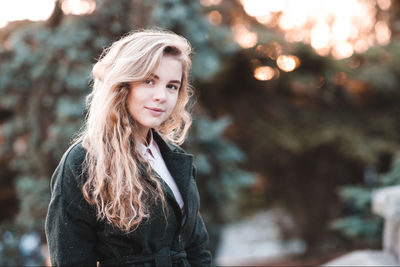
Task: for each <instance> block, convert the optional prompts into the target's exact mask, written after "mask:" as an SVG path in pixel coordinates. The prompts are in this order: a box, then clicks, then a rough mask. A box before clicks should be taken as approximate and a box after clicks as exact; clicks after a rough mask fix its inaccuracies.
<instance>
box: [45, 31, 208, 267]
mask: <svg viewBox="0 0 400 267" xmlns="http://www.w3.org/2000/svg"><path fill="white" fill-rule="evenodd" d="M190 53H191V47H190V44H189V43H188V41H187V40H186V39H184V38H183V37H180V36H178V35H176V34H174V33H170V32H163V31H149V30H147V31H139V32H133V33H131V34H129V35H127V36H125V37H123V38H122V39H120V40H118V41H116V42H115V43H113V44H112V45H111V46H110V47H109V48H108V49H106V50H105V51H104V53H103V55H102V56H101V58H100V60H99V61H98V62H97V63H96V64H95V65H94V67H93V71H92V74H93V79H94V84H93V91H92V93H91V94H90V95H89V96H88V101H87V103H88V116H87V118H86V124H85V128H84V131H83V133H82V134H81V135H80V137H79V138H78V140H77V142H75V143H74V144H73V145H72V146H71V147H70V148H69V149H68V150H67V152H66V153H65V154H64V156H63V158H62V159H61V162H60V164H59V166H58V167H57V169H56V171H55V172H54V174H53V177H52V180H51V189H52V196H51V202H50V205H49V209H48V213H47V218H46V236H47V240H48V245H49V250H50V256H51V262H52V265H70V266H72V265H93V266H94V265H96V262H99V264H100V265H101V266H107V265H140V266H143V265H144V266H154V265H155V266H171V265H180V266H190V265H198V266H205V265H210V263H211V255H210V252H209V251H207V250H206V248H205V247H206V245H207V242H208V235H207V231H206V229H205V227H204V224H203V221H202V219H201V216H200V214H199V196H198V191H197V187H196V184H195V180H194V175H195V169H194V167H193V156H192V155H188V154H185V152H184V151H183V150H182V149H180V148H179V147H178V146H177V145H178V144H181V143H182V142H183V141H184V139H185V136H186V133H187V131H188V128H189V127H190V125H191V116H190V114H189V113H188V111H187V110H186V109H187V104H188V102H189V99H190V97H191V95H192V89H191V87H190V86H189V83H188V75H189V70H190V67H191V60H190ZM164 140H165V141H164Z"/></svg>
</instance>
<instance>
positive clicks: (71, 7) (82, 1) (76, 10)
mask: <svg viewBox="0 0 400 267" xmlns="http://www.w3.org/2000/svg"><path fill="white" fill-rule="evenodd" d="M61 8H62V10H63V12H64V13H65V14H72V15H83V14H90V13H92V12H93V11H94V10H95V9H96V1H94V0H64V1H62V4H61Z"/></svg>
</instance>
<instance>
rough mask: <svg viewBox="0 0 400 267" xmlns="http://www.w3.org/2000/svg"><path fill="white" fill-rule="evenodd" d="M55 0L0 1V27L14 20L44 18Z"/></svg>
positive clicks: (49, 13)
mask: <svg viewBox="0 0 400 267" xmlns="http://www.w3.org/2000/svg"><path fill="white" fill-rule="evenodd" d="M54 2H55V0H36V1H32V0H12V1H0V27H4V26H6V25H7V24H8V22H9V21H14V20H25V19H27V20H32V21H36V20H46V19H48V18H49V17H50V15H51V13H52V12H53V9H54Z"/></svg>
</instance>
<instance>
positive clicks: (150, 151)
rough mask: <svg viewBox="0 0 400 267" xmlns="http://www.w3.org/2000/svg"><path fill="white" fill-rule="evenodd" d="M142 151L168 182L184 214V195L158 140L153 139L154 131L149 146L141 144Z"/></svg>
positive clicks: (154, 168)
mask: <svg viewBox="0 0 400 267" xmlns="http://www.w3.org/2000/svg"><path fill="white" fill-rule="evenodd" d="M139 149H140V152H141V153H142V156H143V157H144V158H145V159H147V160H148V161H149V163H150V166H151V167H152V168H153V170H154V171H156V172H157V174H158V175H159V176H160V177H161V178H162V179H163V180H164V182H166V183H167V185H168V186H169V188H171V190H172V192H173V193H174V196H175V199H176V201H177V202H178V204H179V207H180V208H181V211H182V214H184V203H183V199H182V195H181V193H180V192H179V189H178V186H177V185H176V183H175V180H174V178H172V176H171V173H170V172H169V171H168V168H167V166H166V165H165V162H164V159H163V158H162V155H161V152H160V149H159V147H158V145H157V143H156V142H154V140H153V133H152V132H151V131H150V142H149V145H148V146H145V145H143V144H140V145H139Z"/></svg>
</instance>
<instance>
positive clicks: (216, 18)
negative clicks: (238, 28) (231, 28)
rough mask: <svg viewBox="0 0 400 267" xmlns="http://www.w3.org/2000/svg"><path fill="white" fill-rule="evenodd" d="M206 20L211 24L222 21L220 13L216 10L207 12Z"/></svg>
mask: <svg viewBox="0 0 400 267" xmlns="http://www.w3.org/2000/svg"><path fill="white" fill-rule="evenodd" d="M208 20H209V21H210V23H211V24H212V25H219V24H221V22H222V15H221V13H219V12H218V11H217V10H213V11H211V12H210V13H208Z"/></svg>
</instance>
